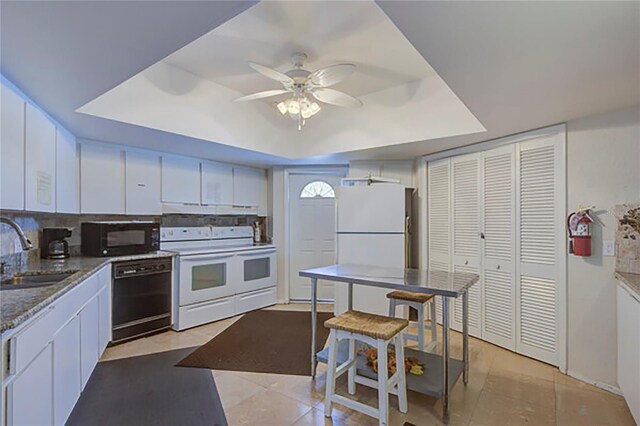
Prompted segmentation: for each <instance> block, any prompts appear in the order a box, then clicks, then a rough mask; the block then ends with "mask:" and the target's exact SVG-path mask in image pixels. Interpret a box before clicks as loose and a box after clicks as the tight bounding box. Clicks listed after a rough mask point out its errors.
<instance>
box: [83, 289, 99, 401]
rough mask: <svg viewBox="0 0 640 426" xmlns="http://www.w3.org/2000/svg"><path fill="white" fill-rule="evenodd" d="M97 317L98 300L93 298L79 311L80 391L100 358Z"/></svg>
mask: <svg viewBox="0 0 640 426" xmlns="http://www.w3.org/2000/svg"><path fill="white" fill-rule="evenodd" d="M99 317H100V308H99V305H98V298H97V297H94V298H93V299H91V301H90V302H89V303H88V304H87V305H86V306H85V307H84V308H83V309H82V311H80V359H81V361H82V363H81V369H80V374H81V377H82V389H84V387H85V386H86V384H87V381H88V380H89V377H90V376H91V372H92V371H93V369H94V368H95V366H96V364H97V363H98V359H99V358H100V342H99V329H98V324H99Z"/></svg>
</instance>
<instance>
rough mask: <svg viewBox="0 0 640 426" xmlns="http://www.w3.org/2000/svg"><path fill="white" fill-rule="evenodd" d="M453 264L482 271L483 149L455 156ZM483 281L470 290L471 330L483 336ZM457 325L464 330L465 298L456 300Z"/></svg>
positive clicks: (464, 269) (462, 269)
mask: <svg viewBox="0 0 640 426" xmlns="http://www.w3.org/2000/svg"><path fill="white" fill-rule="evenodd" d="M451 182H452V191H451V192H452V214H451V219H452V228H453V229H452V237H453V238H452V239H451V243H452V244H451V246H452V248H451V249H452V264H453V271H454V272H471V273H474V274H478V275H480V249H481V247H480V241H481V240H480V153H476V154H469V155H463V156H459V157H453V158H452V159H451ZM481 295H482V292H481V283H480V282H478V283H476V284H475V285H474V286H473V287H471V290H470V291H469V334H471V335H472V336H475V337H482V327H481V320H482V318H481V307H482V302H481ZM453 313H454V314H453V328H454V329H455V330H458V331H461V330H462V298H461V297H459V298H457V299H456V301H455V303H454V310H453Z"/></svg>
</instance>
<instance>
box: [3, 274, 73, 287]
mask: <svg viewBox="0 0 640 426" xmlns="http://www.w3.org/2000/svg"><path fill="white" fill-rule="evenodd" d="M76 272H78V271H77V270H72V271H29V272H20V273H17V274H15V275H14V276H12V277H11V278H6V279H4V280H2V281H0V290H17V289H21V288H34V287H44V286H49V285H53V284H57V283H59V282H60V281H62V280H64V279H65V278H67V277H70V276H71V275H73V274H75V273H76Z"/></svg>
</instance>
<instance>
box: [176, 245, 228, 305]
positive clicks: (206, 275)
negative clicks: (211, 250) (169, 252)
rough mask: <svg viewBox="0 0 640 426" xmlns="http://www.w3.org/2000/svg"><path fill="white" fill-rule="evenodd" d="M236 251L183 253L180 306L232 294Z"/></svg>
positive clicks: (181, 259)
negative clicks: (234, 254)
mask: <svg viewBox="0 0 640 426" xmlns="http://www.w3.org/2000/svg"><path fill="white" fill-rule="evenodd" d="M232 260H233V253H220V254H197V255H186V256H180V306H185V305H189V304H192V303H197V302H204V301H207V300H212V299H218V298H220V297H226V296H232V295H233V294H234V289H233V282H234V281H237V280H238V277H237V273H236V272H235V271H234V269H235V268H233V261H232Z"/></svg>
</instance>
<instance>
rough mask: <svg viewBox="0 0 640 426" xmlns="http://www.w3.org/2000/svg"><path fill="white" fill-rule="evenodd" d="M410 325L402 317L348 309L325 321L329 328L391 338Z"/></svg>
mask: <svg viewBox="0 0 640 426" xmlns="http://www.w3.org/2000/svg"><path fill="white" fill-rule="evenodd" d="M408 325H409V321H407V320H406V319H402V318H389V317H385V316H382V315H374V314H369V313H366V312H358V311H347V312H345V313H343V314H340V315H338V316H337V317H333V318H331V319H328V320H326V321H325V322H324V326H325V327H327V328H329V329H335V330H342V331H347V332H350V333H358V334H362V335H364V336H369V337H371V338H374V339H383V340H389V339H391V338H393V337H394V336H395V335H396V334H398V333H400V332H401V331H402V330H404V329H405V328H406V327H407V326H408Z"/></svg>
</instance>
